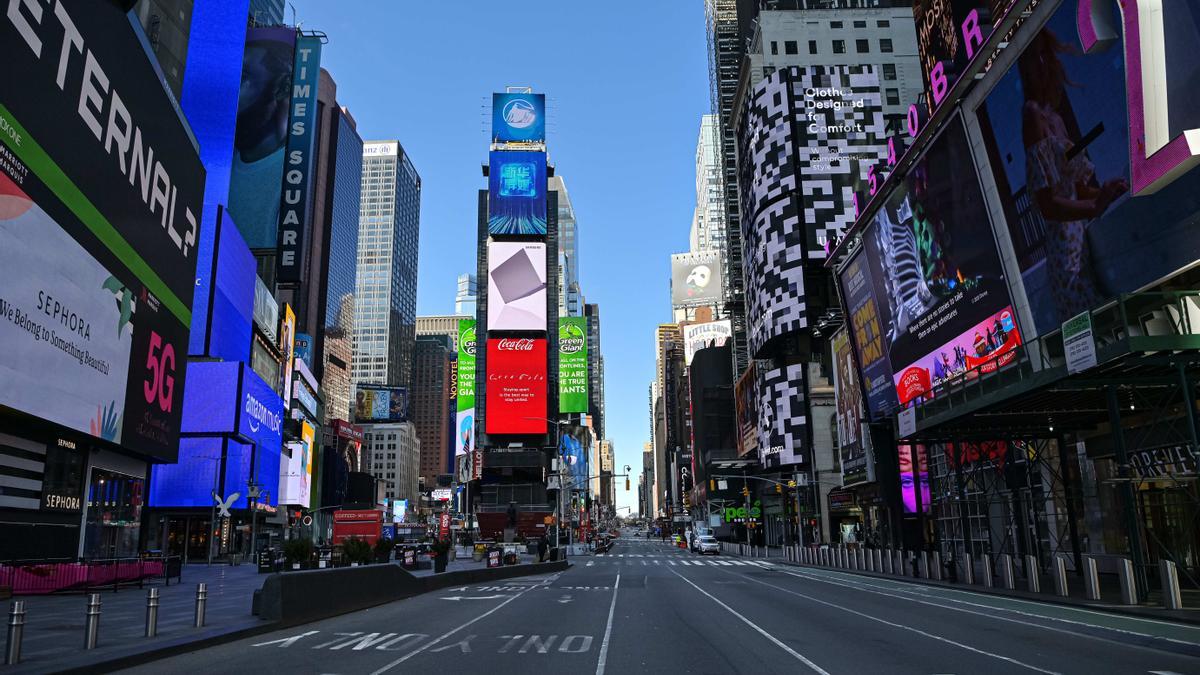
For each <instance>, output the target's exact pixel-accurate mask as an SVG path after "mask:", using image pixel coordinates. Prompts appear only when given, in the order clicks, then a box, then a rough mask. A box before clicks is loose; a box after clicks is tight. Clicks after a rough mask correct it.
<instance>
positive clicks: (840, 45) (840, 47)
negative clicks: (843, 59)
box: [833, 40, 846, 54]
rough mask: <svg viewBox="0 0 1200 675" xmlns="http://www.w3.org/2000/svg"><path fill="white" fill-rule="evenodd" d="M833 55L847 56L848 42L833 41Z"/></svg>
mask: <svg viewBox="0 0 1200 675" xmlns="http://www.w3.org/2000/svg"><path fill="white" fill-rule="evenodd" d="M833 53H834V54H845V53H846V41H845V40H834V41H833Z"/></svg>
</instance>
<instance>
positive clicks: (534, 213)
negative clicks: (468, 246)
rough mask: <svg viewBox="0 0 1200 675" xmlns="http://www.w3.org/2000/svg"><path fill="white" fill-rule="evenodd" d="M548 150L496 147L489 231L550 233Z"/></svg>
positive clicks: (491, 167) (491, 164)
mask: <svg viewBox="0 0 1200 675" xmlns="http://www.w3.org/2000/svg"><path fill="white" fill-rule="evenodd" d="M546 189H547V186H546V153H544V152H524V151H508V150H493V151H492V153H491V155H490V156H489V159H488V233H489V234H533V235H544V234H546Z"/></svg>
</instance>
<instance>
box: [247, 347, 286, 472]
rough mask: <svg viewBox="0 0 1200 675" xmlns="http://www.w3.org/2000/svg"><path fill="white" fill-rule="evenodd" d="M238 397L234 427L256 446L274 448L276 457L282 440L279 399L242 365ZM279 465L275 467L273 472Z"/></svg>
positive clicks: (281, 418) (269, 387)
mask: <svg viewBox="0 0 1200 675" xmlns="http://www.w3.org/2000/svg"><path fill="white" fill-rule="evenodd" d="M240 365H241V367H242V396H241V406H240V407H239V410H238V424H237V430H238V433H239V434H241V436H242V437H243V438H245V439H246V440H247V441H249V442H251V443H254V444H255V445H257V446H258V447H260V448H266V449H274V451H275V457H276V458H278V457H279V448H280V446H281V444H282V442H283V410H284V407H283V399H281V398H279V394H276V393H275V389H274V388H273V387H272V386H271V385H269V384H267V383H266V382H264V381H263V379H262V378H261V377H259V376H258V374H257V373H255V372H254V371H253V370H251V369H250V368H247V367H246V366H245V365H244V364H240ZM278 470H279V468H278V466H276V472H278Z"/></svg>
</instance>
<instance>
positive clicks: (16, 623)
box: [4, 600, 25, 666]
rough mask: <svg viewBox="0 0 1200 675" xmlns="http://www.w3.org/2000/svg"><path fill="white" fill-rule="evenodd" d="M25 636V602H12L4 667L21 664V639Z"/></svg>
mask: <svg viewBox="0 0 1200 675" xmlns="http://www.w3.org/2000/svg"><path fill="white" fill-rule="evenodd" d="M24 635H25V601H24V600H13V603H12V607H11V608H10V609H9V611H8V649H7V650H5V652H4V665H6V666H15V665H17V664H18V663H20V662H21V638H22V637H23V636H24Z"/></svg>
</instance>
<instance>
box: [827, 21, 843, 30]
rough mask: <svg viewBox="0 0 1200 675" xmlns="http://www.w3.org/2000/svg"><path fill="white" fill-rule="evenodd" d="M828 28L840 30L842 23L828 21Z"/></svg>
mask: <svg viewBox="0 0 1200 675" xmlns="http://www.w3.org/2000/svg"><path fill="white" fill-rule="evenodd" d="M829 27H830V28H841V27H842V22H841V21H830V22H829Z"/></svg>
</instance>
